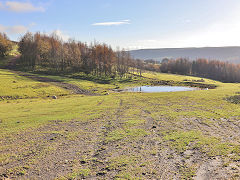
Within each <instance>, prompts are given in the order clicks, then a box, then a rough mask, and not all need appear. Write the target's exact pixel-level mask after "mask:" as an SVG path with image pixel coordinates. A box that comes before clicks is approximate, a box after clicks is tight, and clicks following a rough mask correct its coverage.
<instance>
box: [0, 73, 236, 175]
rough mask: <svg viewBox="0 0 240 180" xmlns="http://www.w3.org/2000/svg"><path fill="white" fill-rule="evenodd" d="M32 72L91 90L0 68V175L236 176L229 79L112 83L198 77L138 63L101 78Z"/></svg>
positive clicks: (233, 111) (232, 87)
mask: <svg viewBox="0 0 240 180" xmlns="http://www.w3.org/2000/svg"><path fill="white" fill-rule="evenodd" d="M36 76H40V75H36ZM41 77H44V78H46V77H47V78H50V79H54V80H58V81H60V82H62V83H67V84H73V85H75V86H78V87H79V88H81V89H85V90H88V91H91V92H92V93H93V95H85V94H72V93H71V91H70V90H68V89H64V88H61V87H59V86H58V85H57V84H53V83H49V82H39V81H37V80H34V79H30V78H27V77H24V76H22V75H19V73H17V72H10V71H8V70H0V83H1V86H0V96H1V97H2V100H1V101H0V139H1V141H0V163H1V164H0V178H12V179H28V178H29V179H82V178H86V179H219V178H220V179H239V178H240V146H239V142H240V136H239V132H240V131H239V129H240V123H239V121H240V105H239V104H234V103H230V102H229V101H227V100H226V98H227V97H230V96H234V95H236V94H237V93H238V92H240V85H239V84H230V83H229V84H224V83H221V82H217V81H213V80H209V79H204V82H202V83H203V84H214V85H217V88H216V89H209V90H198V91H188V92H168V93H129V92H114V91H113V89H123V88H126V87H133V86H138V85H144V84H151V83H152V82H153V81H156V82H158V81H171V82H173V84H182V83H183V82H195V81H197V80H200V79H201V78H197V77H189V76H180V75H170V74H161V73H151V72H145V73H143V77H142V78H141V77H136V78H135V79H133V80H129V79H125V80H109V81H108V84H103V83H99V82H97V81H91V80H86V79H85V80H84V79H83V78H82V79H77V77H78V75H71V76H70V75H69V76H64V77H63V76H62V77H60V76H43V75H41ZM94 93H96V94H95V95H94ZM106 93H109V95H104V94H106ZM54 95H55V96H57V97H58V98H57V99H52V96H54Z"/></svg>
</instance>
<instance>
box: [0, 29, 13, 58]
mask: <svg viewBox="0 0 240 180" xmlns="http://www.w3.org/2000/svg"><path fill="white" fill-rule="evenodd" d="M11 49H12V42H11V41H10V40H9V38H8V37H7V35H6V34H5V33H1V32H0V57H5V56H7V54H8V52H9V51H10V50H11Z"/></svg>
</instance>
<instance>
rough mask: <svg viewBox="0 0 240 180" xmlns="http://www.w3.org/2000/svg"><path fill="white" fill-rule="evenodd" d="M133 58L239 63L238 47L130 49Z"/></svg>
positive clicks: (239, 51)
mask: <svg viewBox="0 0 240 180" xmlns="http://www.w3.org/2000/svg"><path fill="white" fill-rule="evenodd" d="M130 53H131V55H132V56H133V57H134V58H139V59H144V60H146V59H153V60H158V61H161V60H162V59H163V58H174V59H176V58H180V57H182V58H189V59H191V60H193V59H197V58H207V59H211V60H213V59H214V60H221V61H228V62H232V63H240V47H238V46H234V47H233V46H232V47H230V46H229V47H203V48H162V49H140V50H132V51H130Z"/></svg>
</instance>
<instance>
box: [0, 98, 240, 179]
mask: <svg viewBox="0 0 240 180" xmlns="http://www.w3.org/2000/svg"><path fill="white" fill-rule="evenodd" d="M101 104H102V102H100V103H99V104H98V105H99V106H101ZM131 106H133V105H131V104H127V103H126V102H125V101H124V100H122V99H119V106H118V107H117V108H116V109H115V113H114V115H110V113H105V115H103V116H102V117H101V118H98V119H92V120H89V121H81V120H72V121H70V122H61V121H52V122H50V124H49V125H46V126H43V127H40V128H38V129H36V130H29V131H28V132H24V133H19V134H18V135H17V136H14V137H9V138H6V139H4V140H3V141H1V142H0V146H2V147H6V148H5V149H2V150H1V152H0V154H6V155H9V159H8V160H6V161H5V162H3V163H2V164H0V179H4V178H11V179H55V178H60V177H69V174H70V175H71V174H72V173H73V172H76V170H79V169H85V170H89V174H88V175H86V174H85V175H84V174H81V173H80V174H77V176H76V177H74V178H75V179H116V178H120V179H121V178H122V179H124V178H125V179H127V177H129V176H130V177H132V178H133V179H134V178H141V179H164V180H165V179H196V180H202V179H203V180H204V179H206V180H207V179H231V178H234V177H233V175H238V174H239V172H240V169H239V167H240V166H239V162H231V163H230V164H227V165H226V164H225V163H226V162H225V161H224V158H223V157H221V156H216V157H209V156H207V155H206V154H204V153H203V152H201V151H200V150H199V149H196V148H192V149H191V148H188V149H187V150H185V151H184V152H182V153H178V152H176V151H175V150H174V148H172V147H171V146H170V145H169V142H167V141H165V140H164V138H163V134H162V132H164V131H166V130H167V128H168V129H171V128H172V129H174V128H180V127H181V126H180V125H178V124H177V122H176V124H174V122H173V124H172V126H173V127H170V128H169V124H168V126H166V125H167V124H166V123H165V122H166V121H168V120H167V119H165V118H164V117H161V118H159V119H156V118H153V116H152V113H151V112H150V111H147V110H144V107H142V109H141V112H140V114H139V117H142V118H145V120H146V122H145V123H143V124H139V125H136V126H134V127H133V128H138V129H143V130H145V131H146V132H147V134H146V135H144V136H140V137H135V138H133V137H125V138H122V139H119V140H114V141H107V137H108V135H109V133H111V132H115V131H116V130H118V129H124V128H125V123H124V122H125V121H126V120H127V119H126V116H125V113H126V111H127V110H128V109H129V108H133V107H131ZM225 121H226V122H225ZM184 122H185V123H184V124H182V127H185V128H186V129H184V130H191V129H205V131H204V132H206V133H207V132H211V131H212V132H216V134H215V135H219V136H220V135H221V134H222V135H223V136H225V137H228V135H227V133H226V132H224V131H222V129H225V131H226V129H227V130H230V129H232V130H233V131H232V132H231V133H230V135H233V134H234V133H235V134H237V130H238V131H239V127H238V124H237V123H238V121H237V120H236V121H234V122H233V123H230V122H228V121H227V120H224V119H222V120H213V124H206V123H205V122H203V121H201V120H198V119H196V118H195V119H185V120H184ZM227 122H228V123H227ZM215 126H216V127H215ZM217 129H219V131H217ZM223 133H225V134H223ZM226 141H227V139H226ZM236 177H237V176H236ZM238 177H239V176H238ZM235 179H236V178H235Z"/></svg>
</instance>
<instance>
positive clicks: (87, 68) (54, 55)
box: [19, 33, 134, 77]
mask: <svg viewBox="0 0 240 180" xmlns="http://www.w3.org/2000/svg"><path fill="white" fill-rule="evenodd" d="M19 51H20V53H21V58H20V61H19V63H20V64H21V65H23V66H24V67H27V68H29V69H31V70H37V69H40V68H45V69H48V70H51V71H52V70H54V71H57V72H66V71H71V72H85V73H86V74H90V73H91V74H93V75H95V76H112V77H115V76H120V77H123V76H126V74H127V73H128V72H129V69H130V68H129V67H131V66H133V65H134V61H133V60H132V58H131V56H130V53H129V52H127V51H124V50H119V49H118V50H117V51H114V50H113V49H112V48H111V47H110V46H108V45H106V44H99V43H96V42H95V43H92V44H91V45H87V44H86V43H82V42H78V41H75V40H68V41H67V42H64V41H63V40H62V39H61V38H59V37H58V36H57V35H56V34H52V35H46V34H41V33H35V34H32V33H26V34H25V35H24V36H23V37H22V38H21V40H20V42H19Z"/></svg>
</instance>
